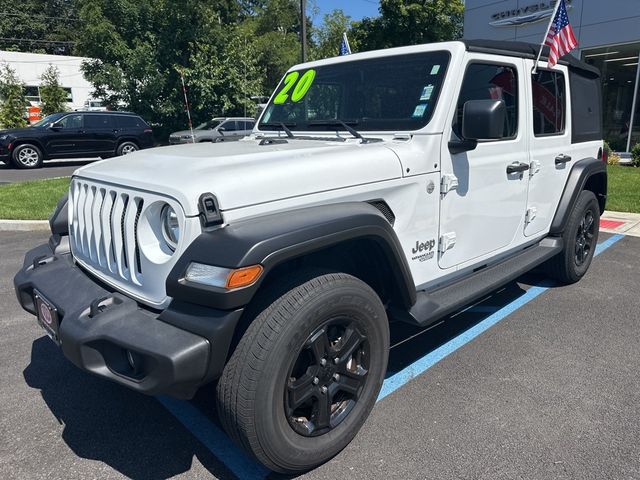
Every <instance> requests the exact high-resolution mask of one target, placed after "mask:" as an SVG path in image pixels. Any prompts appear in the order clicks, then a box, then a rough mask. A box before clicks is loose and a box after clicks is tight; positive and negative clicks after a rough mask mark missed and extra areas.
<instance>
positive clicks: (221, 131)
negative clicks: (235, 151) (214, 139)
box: [218, 127, 227, 135]
mask: <svg viewBox="0 0 640 480" xmlns="http://www.w3.org/2000/svg"><path fill="white" fill-rule="evenodd" d="M226 131H227V129H226V128H224V127H218V132H220V135H224V132H226Z"/></svg>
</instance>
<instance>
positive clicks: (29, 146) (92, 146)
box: [0, 110, 255, 169]
mask: <svg viewBox="0 0 640 480" xmlns="http://www.w3.org/2000/svg"><path fill="white" fill-rule="evenodd" d="M254 124H255V120H254V119H253V118H245V117H238V118H226V117H219V118H213V119H212V120H210V121H208V122H205V123H203V124H201V125H198V126H197V127H196V128H195V129H194V130H193V132H191V131H190V130H184V131H180V132H175V133H172V134H171V136H170V137H169V143H170V144H182V143H199V142H224V141H231V140H239V139H241V138H242V137H244V136H246V135H249V134H250V133H251V130H252V129H253V126H254ZM153 145H154V140H153V131H152V129H151V127H150V126H149V124H148V123H147V122H145V121H144V120H143V119H142V118H141V117H140V116H139V115H136V114H134V113H130V112H111V111H97V110H93V111H91V110H89V111H75V112H66V113H54V114H53V115H49V116H47V117H45V118H43V119H42V120H40V121H39V122H37V123H35V124H33V125H31V126H30V127H26V128H17V129H11V130H0V162H5V163H9V164H13V165H14V166H16V167H18V168H27V169H28V168H39V167H41V166H42V164H43V162H44V161H45V160H50V159H56V158H84V157H102V158H108V157H113V156H120V155H126V154H128V153H132V152H135V151H136V150H140V149H143V148H149V147H152V146H153Z"/></svg>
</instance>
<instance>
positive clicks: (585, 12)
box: [464, 0, 640, 152]
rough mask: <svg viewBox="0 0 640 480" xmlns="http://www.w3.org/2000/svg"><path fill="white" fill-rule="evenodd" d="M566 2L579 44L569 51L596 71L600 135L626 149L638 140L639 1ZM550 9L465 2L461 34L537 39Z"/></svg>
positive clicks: (528, 2) (506, 1) (524, 0)
mask: <svg viewBox="0 0 640 480" xmlns="http://www.w3.org/2000/svg"><path fill="white" fill-rule="evenodd" d="M566 3H567V10H568V13H569V20H570V22H571V25H572V26H573V29H574V32H575V36H576V38H577V39H578V41H579V43H580V45H579V47H578V49H577V50H575V51H574V52H572V54H573V55H575V56H577V57H578V58H580V59H582V60H584V61H585V62H587V63H589V64H592V65H594V66H596V67H597V68H599V69H600V71H601V73H602V88H603V115H604V119H603V127H604V137H605V139H606V140H607V141H608V142H609V144H610V145H611V147H612V148H613V149H614V150H617V151H622V152H624V151H628V148H629V145H631V146H633V145H635V144H636V143H640V66H639V65H638V64H639V63H640V62H639V60H640V0H606V1H601V0H566ZM554 7H555V2H554V1H553V0H547V1H542V2H534V1H532V0H503V1H496V0H466V2H465V22H464V36H465V38H467V39H475V38H484V39H492V40H515V41H522V42H532V43H541V42H542V40H543V36H544V34H545V30H546V28H547V26H548V24H549V20H550V17H551V14H552V12H553V10H554ZM634 104H635V105H634Z"/></svg>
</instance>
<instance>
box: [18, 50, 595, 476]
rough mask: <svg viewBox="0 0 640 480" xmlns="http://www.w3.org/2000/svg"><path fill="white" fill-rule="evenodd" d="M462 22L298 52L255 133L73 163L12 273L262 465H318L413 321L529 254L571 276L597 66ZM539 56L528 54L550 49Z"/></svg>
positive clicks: (583, 238)
mask: <svg viewBox="0 0 640 480" xmlns="http://www.w3.org/2000/svg"><path fill="white" fill-rule="evenodd" d="M536 53H537V51H536V47H535V46H533V45H529V44H522V43H508V42H488V41H468V42H450V43H440V44H431V45H421V46H414V47H406V48H396V49H390V50H385V51H376V52H367V53H362V54H355V55H350V56H346V57H339V58H331V59H327V60H322V61H318V62H313V63H307V64H304V65H298V66H296V67H293V68H292V69H291V70H290V71H289V72H288V73H287V74H286V75H285V77H284V79H283V80H282V82H281V84H280V85H279V86H278V88H277V89H276V91H275V93H274V94H273V96H272V98H271V100H270V102H269V105H268V106H267V108H266V109H265V111H264V112H263V114H262V115H261V117H260V119H259V122H258V124H257V126H256V128H255V129H254V131H253V134H252V135H251V137H248V138H246V139H244V140H241V141H239V142H232V143H221V144H195V145H183V146H176V147H164V148H156V149H152V150H146V151H140V152H136V153H134V154H132V155H127V156H126V157H122V158H116V159H111V160H106V161H101V162H98V163H94V164H91V165H88V166H85V167H83V168H80V169H79V170H78V171H76V172H75V174H74V176H73V179H72V182H71V187H70V192H69V195H68V198H65V199H63V200H62V201H61V202H60V204H59V205H58V208H57V209H56V211H55V212H54V214H53V216H52V217H51V220H50V223H51V229H52V236H51V239H50V241H49V243H48V244H46V245H42V246H41V247H38V248H36V249H34V250H33V251H31V252H29V253H28V254H27V255H26V259H25V263H24V267H23V269H22V270H21V271H20V272H19V273H18V274H17V275H16V277H15V288H16V292H17V295H18V299H19V301H20V303H21V305H22V306H23V307H24V308H25V309H26V310H27V311H28V312H31V313H32V314H35V315H37V318H38V321H39V323H40V324H41V325H42V326H43V327H44V329H45V330H46V332H47V333H48V334H49V335H50V336H51V338H52V339H53V340H54V341H55V342H56V343H58V344H59V345H60V347H61V348H62V352H63V353H64V355H65V356H66V357H67V358H68V359H69V360H71V361H72V362H73V363H74V364H76V365H77V366H79V367H80V368H83V369H85V370H87V371H90V372H93V373H94V374H97V375H99V376H101V377H104V378H108V379H110V380H113V381H114V382H116V383H119V384H121V385H125V386H127V387H129V388H132V389H134V390H136V391H138V392H144V393H147V394H159V393H168V394H172V395H175V396H178V397H182V398H189V397H191V396H193V395H194V393H195V392H196V390H197V389H198V388H199V387H200V386H202V385H204V384H206V383H208V382H211V381H213V380H217V381H218V384H217V406H218V413H219V416H220V419H221V422H222V424H223V426H224V428H225V429H226V431H227V432H228V433H229V435H230V436H231V437H232V438H233V440H234V441H235V442H237V443H238V445H240V446H241V447H243V448H244V449H245V450H246V451H247V452H249V453H250V454H251V455H253V457H255V458H256V459H257V460H258V461H260V462H262V463H263V464H264V465H266V466H267V467H269V468H270V469H272V470H275V471H278V472H286V473H294V472H300V471H304V470H307V469H310V468H313V467H314V466H317V465H319V464H321V463H322V462H325V461H327V460H328V459H330V458H331V457H333V456H334V455H336V454H337V453H338V452H339V451H340V450H341V449H343V448H344V447H345V446H346V445H347V444H348V443H349V442H350V441H351V439H352V438H353V437H354V436H355V435H356V433H357V432H358V430H359V428H360V427H361V426H362V424H363V423H364V421H365V419H366V418H367V415H368V414H369V412H370V411H371V409H372V407H373V405H374V403H375V400H376V397H377V395H378V391H379V390H380V387H381V384H382V382H383V379H384V377H385V371H386V367H387V357H388V353H389V323H390V321H396V322H398V321H399V322H408V323H411V324H414V325H418V326H427V325H429V324H431V323H433V322H434V321H436V320H437V319H440V318H442V317H444V316H446V315H449V314H451V313H453V312H455V311H456V310H459V309H461V308H462V307H464V306H465V305H466V304H469V302H472V301H474V300H475V299H477V298H479V297H481V296H483V295H486V294H487V293H489V292H491V291H493V290H495V289H496V288H498V287H499V286H501V285H503V284H505V283H507V282H510V281H513V280H514V279H516V278H517V277H518V276H519V275H521V274H523V273H524V272H526V271H528V270H530V269H532V268H534V267H536V266H539V265H542V264H545V265H544V266H545V268H548V272H549V273H550V274H551V275H553V276H554V277H555V278H557V279H559V280H560V281H562V282H566V283H571V282H576V281H578V280H579V279H580V278H581V277H582V276H583V275H584V274H585V272H586V271H587V269H588V267H589V264H590V262H591V259H592V257H593V253H594V248H595V245H596V242H597V237H598V224H599V218H600V214H601V213H602V211H603V210H604V207H605V200H606V192H607V176H606V168H605V163H604V162H603V161H602V157H603V151H602V147H603V143H602V132H601V105H600V104H601V96H600V95H601V94H600V79H599V78H600V77H599V73H598V71H597V70H595V69H594V68H592V67H591V66H589V65H586V64H583V63H581V62H579V61H577V60H575V59H573V57H567V60H565V61H562V62H561V63H560V64H559V65H558V66H556V67H555V68H553V69H548V67H547V64H546V63H545V62H544V61H543V62H542V63H541V65H540V68H539V69H538V71H537V72H533V67H534V59H535V56H536ZM544 58H546V57H543V59H544Z"/></svg>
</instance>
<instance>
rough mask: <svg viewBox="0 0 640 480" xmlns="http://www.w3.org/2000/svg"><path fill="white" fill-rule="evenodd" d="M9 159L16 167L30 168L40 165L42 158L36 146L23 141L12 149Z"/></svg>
mask: <svg viewBox="0 0 640 480" xmlns="http://www.w3.org/2000/svg"><path fill="white" fill-rule="evenodd" d="M11 160H12V162H13V164H14V165H15V166H16V167H18V168H23V169H31V168H40V167H42V162H43V160H44V158H43V156H42V152H41V151H40V149H39V148H38V147H36V146H35V145H32V144H30V143H23V144H22V145H18V146H17V147H16V148H15V149H14V150H13V154H12V155H11Z"/></svg>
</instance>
